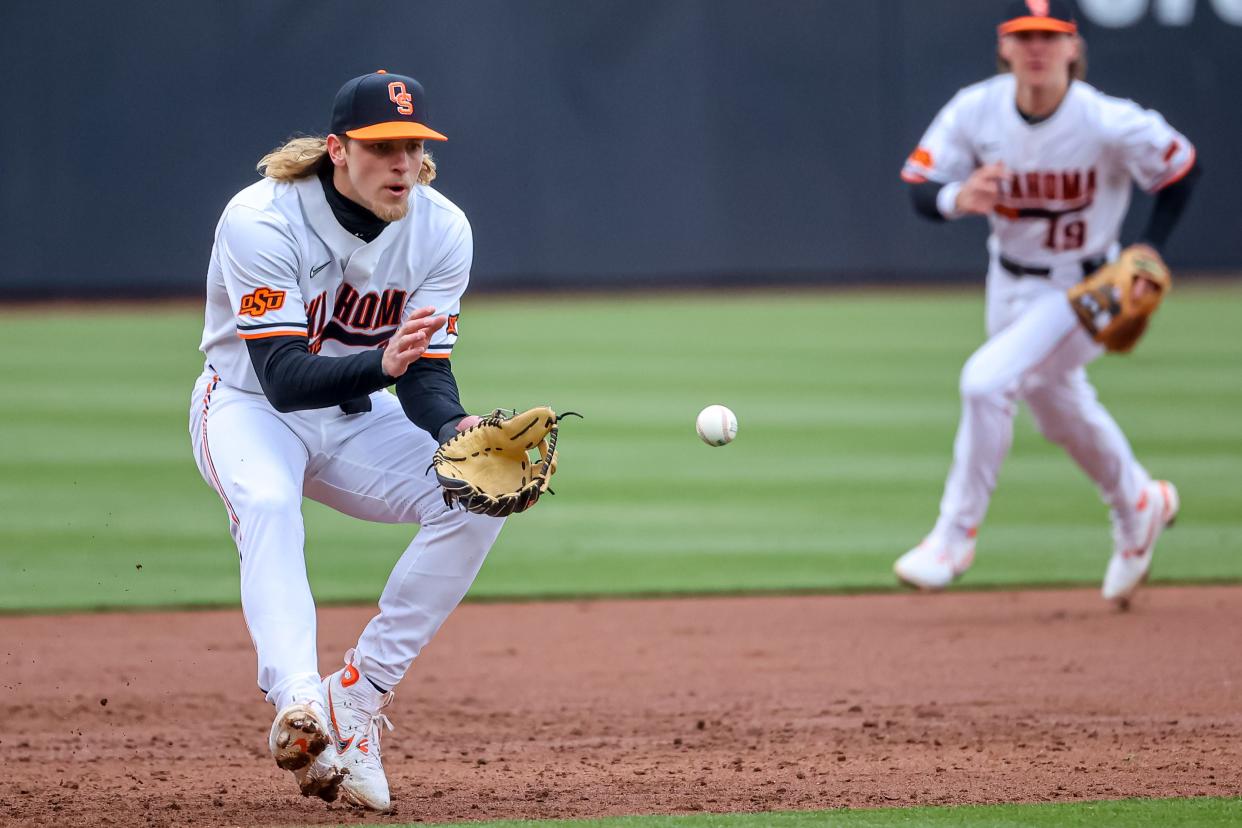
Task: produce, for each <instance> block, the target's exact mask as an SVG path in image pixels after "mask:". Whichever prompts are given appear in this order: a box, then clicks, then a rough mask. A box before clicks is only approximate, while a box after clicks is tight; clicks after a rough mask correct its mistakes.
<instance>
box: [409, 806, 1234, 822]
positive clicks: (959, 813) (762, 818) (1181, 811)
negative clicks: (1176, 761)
mask: <svg viewBox="0 0 1242 828" xmlns="http://www.w3.org/2000/svg"><path fill="white" fill-rule="evenodd" d="M1239 821H1242V800H1239V799H1130V800H1122V801H1117V802H1071V803H1058V804H1054V805H961V806H954V807H942V808H933V807H927V808H879V809H876V810H839V811H809V812H804V813H767V814H695V815H691V816H663V817H618V818H614V819H582V820H556V821H544V822H527V821H505V822H477V823H471V825H473V826H474V828H528V826H537V825H542V826H549V828H814V827H815V826H821V825H825V826H829V828H893V826H924V825H926V826H946V825H953V826H987V828H1044V826H1047V828H1103V827H1104V826H1114V827H1115V828H1122V826H1124V828H1156V826H1167V825H1182V826H1203V827H1204V828H1206V827H1207V826H1215V825H1221V826H1225V825H1237V824H1238V823H1239ZM407 828H413V826H412V825H411V826H407Z"/></svg>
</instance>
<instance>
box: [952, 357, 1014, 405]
mask: <svg viewBox="0 0 1242 828" xmlns="http://www.w3.org/2000/svg"><path fill="white" fill-rule="evenodd" d="M957 390H958V393H959V394H961V397H962V402H964V403H991V404H994V405H1004V404H1005V394H1004V389H1003V388H1002V387H1001V386H1000V384H999V383H997V382H996V381H995V380H994V379H993V378H992V377H989V376H987V375H985V374H984V373H983V372H982V371H979V370H977V369H975V368H973V367H972V365H971V364H970V363H969V362H968V363H966V367H965V368H963V369H962V376H961V378H960V379H959V380H958V386H957Z"/></svg>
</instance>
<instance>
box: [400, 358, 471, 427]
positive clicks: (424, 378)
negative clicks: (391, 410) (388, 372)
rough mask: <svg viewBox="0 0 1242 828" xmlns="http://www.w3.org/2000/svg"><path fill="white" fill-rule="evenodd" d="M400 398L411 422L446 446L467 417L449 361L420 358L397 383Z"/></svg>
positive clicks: (406, 370)
mask: <svg viewBox="0 0 1242 828" xmlns="http://www.w3.org/2000/svg"><path fill="white" fill-rule="evenodd" d="M397 399H398V400H400V401H401V408H402V409H404V410H405V416H407V417H409V418H410V422H412V423H414V425H416V426H418V427H419V428H421V429H422V430H423V431H425V432H427V433H428V434H430V435H431V436H432V437H434V438H436V441H437V442H440V443H443V442H445V441H446V440H448V439H449V438H450V437H452V436H453V434H454V433H455V432H456V428H457V424H458V423H459V422H461V419H462V418H463V417H465V416H466V411H465V409H463V408H462V407H461V396H460V395H459V394H458V391H457V380H456V379H455V378H454V377H453V366H451V365H450V364H449V361H448V360H447V359H419V360H415V361H414V362H413V363H411V364H410V367H409V368H407V369H405V373H404V374H402V375H401V377H400V378H399V379H398V380H397Z"/></svg>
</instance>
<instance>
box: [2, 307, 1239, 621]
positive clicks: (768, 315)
mask: <svg viewBox="0 0 1242 828" xmlns="http://www.w3.org/2000/svg"><path fill="white" fill-rule="evenodd" d="M1240 299H1242V287H1239V286H1231V285H1224V286H1220V285H1217V286H1212V287H1196V286H1193V285H1192V286H1189V287H1187V288H1185V289H1181V290H1179V291H1178V292H1177V293H1176V294H1174V296H1173V299H1172V300H1171V301H1170V302H1169V303H1168V304H1167V305H1166V307H1165V308H1164V309H1162V310H1161V312H1160V315H1159V316H1158V317H1157V319H1156V322H1155V324H1154V326H1153V329H1152V331H1151V333H1150V334H1149V338H1148V339H1147V340H1145V341H1144V342H1143V344H1142V345H1141V346H1140V347H1139V349H1138V350H1137V351H1136V353H1134V354H1133V355H1130V356H1127V357H1108V358H1105V359H1101V360H1099V361H1098V362H1096V363H1095V364H1094V365H1093V366H1092V367H1091V375H1092V378H1093V380H1094V381H1095V384H1096V386H1097V388H1098V389H1099V391H1100V395H1101V398H1102V399H1103V401H1104V402H1105V404H1106V405H1107V406H1109V408H1110V410H1111V411H1112V412H1113V413H1114V415H1115V416H1116V418H1117V419H1118V421H1119V422H1120V423H1121V425H1122V426H1123V428H1124V429H1125V430H1126V432H1127V434H1128V435H1129V436H1130V438H1131V439H1132V441H1133V442H1134V444H1135V447H1136V450H1137V452H1138V454H1139V457H1140V458H1141V459H1142V460H1143V462H1144V463H1145V464H1146V465H1147V466H1148V467H1149V468H1150V469H1151V470H1152V471H1153V473H1155V474H1157V475H1160V476H1167V477H1169V478H1171V479H1173V480H1174V481H1176V482H1177V484H1178V486H1179V488H1180V490H1181V493H1182V499H1183V502H1184V510H1183V515H1182V519H1181V520H1180V521H1179V526H1178V527H1177V528H1176V530H1175V531H1173V532H1171V533H1169V534H1168V535H1167V536H1166V538H1165V539H1162V541H1161V547H1160V552H1159V555H1158V560H1157V564H1156V568H1155V572H1154V577H1155V580H1178V581H1204V580H1237V579H1239V578H1242V555H1239V554H1238V553H1239V552H1240V551H1242V504H1240V503H1239V501H1238V497H1237V494H1236V491H1237V488H1236V470H1237V468H1238V467H1239V461H1242V430H1240V429H1238V427H1237V418H1236V416H1235V412H1236V411H1237V410H1239V407H1240V404H1242V383H1240V382H1239V377H1242V373H1240V372H1239V370H1238V369H1239V368H1242V341H1240V340H1239V338H1238V337H1237V336H1235V335H1234V334H1233V332H1234V331H1236V330H1238V329H1239V328H1240V327H1242V303H1240V302H1239V300H1240ZM3 316H4V325H3V326H0V366H2V368H3V371H4V376H5V377H6V393H5V394H4V395H3V396H0V432H2V433H3V435H4V439H3V441H2V443H0V514H3V515H4V520H3V521H2V522H0V570H2V571H3V572H4V574H5V575H6V577H5V578H3V579H0V610H5V611H29V610H44V609H62V608H64V609H67V608H94V607H129V606H167V605H196V604H203V605H209V604H217V603H232V602H235V601H236V600H237V577H238V575H237V563H236V552H235V550H234V549H233V546H232V543H231V541H230V540H229V537H228V527H227V519H226V517H225V513H224V510H223V508H222V506H221V504H220V503H219V500H218V498H217V497H216V495H215V494H214V493H213V492H212V491H211V490H210V489H209V488H208V487H207V486H206V484H205V483H203V481H202V480H201V479H200V478H199V475H198V472H197V470H196V469H195V468H194V464H193V460H192V458H191V455H190V449H189V439H188V434H187V428H188V419H187V406H188V403H189V397H190V392H191V387H192V385H193V382H194V378H195V376H196V375H197V373H198V371H199V369H200V367H201V357H200V355H199V354H198V353H197V351H196V347H197V342H198V337H199V332H200V326H201V318H202V317H201V311H200V310H198V309H197V308H192V307H189V306H182V307H178V306H168V305H152V306H149V307H145V308H142V309H140V310H139V311H137V312H129V313H123V312H118V311H116V310H112V309H102V310H98V311H96V310H67V311H42V310H39V311H34V310H29V309H24V310H21V311H6V312H3ZM461 331H462V340H461V343H460V345H459V347H458V350H457V351H456V354H455V359H454V370H455V371H456V373H457V375H458V377H459V380H460V384H461V386H462V389H463V395H464V398H465V399H464V401H465V403H466V405H467V407H468V408H470V409H471V410H476V411H485V410H490V409H491V408H493V407H517V408H524V407H527V406H530V405H535V404H540V403H550V404H552V405H553V406H554V407H556V408H558V409H560V410H567V409H572V410H576V411H580V412H582V413H583V414H585V415H586V419H584V420H569V421H567V423H566V425H565V428H564V434H563V439H562V443H561V451H562V458H563V459H562V463H561V470H560V472H559V473H558V475H557V477H556V479H555V482H554V486H553V487H554V489H555V490H556V491H557V492H558V494H557V496H556V497H553V498H549V499H548V500H547V501H546V502H544V503H541V504H540V506H539V507H538V508H536V509H535V510H533V511H531V512H529V513H527V514H523V515H519V516H517V517H515V518H514V519H512V520H511V521H510V522H509V525H508V526H506V528H505V530H504V532H503V533H502V535H501V539H500V541H499V543H498V544H497V546H496V548H495V550H494V551H493V553H492V555H491V557H490V559H489V561H488V563H487V565H486V566H485V567H484V570H483V573H482V575H481V576H480V578H479V581H478V582H477V583H476V585H475V587H474V589H473V590H472V593H471V596H472V597H473V598H491V599H495V598H528V597H556V596H578V595H624V594H666V593H695V592H739V591H752V590H762V591H773V590H775V591H784V590H789V591H804V590H858V589H888V588H892V586H893V584H892V578H891V574H890V569H889V567H890V566H891V563H892V560H893V559H894V558H895V557H896V556H897V555H898V554H900V553H901V552H903V551H905V549H907V548H908V547H909V546H911V545H912V544H914V543H916V542H917V541H918V540H919V539H920V538H921V537H922V536H923V534H924V533H925V532H926V531H927V529H928V528H929V527H930V526H931V523H932V522H933V520H934V518H935V514H936V506H937V503H938V500H939V497H940V491H941V486H942V484H943V481H944V476H945V473H946V472H947V470H948V463H949V458H950V453H951V447H952V440H953V433H954V430H955V428H956V424H957V413H958V401H957V394H956V383H957V375H958V372H959V371H960V368H961V364H962V362H963V361H964V360H965V358H966V357H967V356H968V355H969V354H970V352H971V351H972V350H973V349H974V348H975V347H976V346H977V345H978V344H979V342H980V341H981V340H982V336H983V334H982V298H981V295H980V294H979V293H978V292H976V291H961V292H952V291H945V292H930V291H924V292H917V291H912V292H900V293H899V292H895V291H884V292H877V293H866V292H843V293H832V292H802V293H788V294H780V293H758V292H756V293H740V294H728V295H724V296H722V297H719V298H711V299H705V298H703V297H701V296H697V295H661V296H602V297H595V298H588V299H581V298H530V299H520V300H518V299H499V298H487V299H477V300H471V299H468V300H467V302H466V307H465V314H464V315H463V317H462V323H461ZM84 332H85V335H86V336H88V337H89V342H86V343H84V344H83V339H84ZM48 343H55V345H53V346H49V344H48ZM62 343H63V344H62ZM69 343H77V344H74V345H70V344H69ZM713 402H720V403H724V404H726V405H729V406H730V407H731V408H733V410H734V411H736V412H737V414H738V417H739V420H740V424H741V427H740V433H739V437H738V439H737V441H736V442H734V443H733V444H731V445H729V446H727V447H724V448H717V449H713V448H709V447H707V446H705V445H703V444H702V443H700V442H699V441H698V439H697V438H696V437H695V434H694V416H695V414H696V413H697V412H698V411H699V409H701V408H702V407H703V406H705V405H707V404H709V403H713ZM305 513H306V522H307V532H308V548H307V556H308V562H309V568H310V573H311V578H312V582H313V584H314V585H315V588H316V594H317V596H318V597H319V598H320V599H321V600H323V601H331V602H354V601H365V602H372V601H374V600H375V597H376V595H377V594H378V591H379V588H380V586H381V585H382V583H383V581H384V578H385V577H386V575H387V573H388V571H389V569H390V568H391V565H392V563H393V561H394V560H395V559H396V557H397V556H398V555H399V554H400V553H401V551H402V550H403V549H404V548H405V546H406V544H407V543H408V542H409V539H410V537H411V535H412V534H413V529H412V528H410V527H401V526H380V525H372V524H363V523H360V522H358V521H354V520H352V519H350V518H346V517H344V516H341V515H338V514H336V513H333V512H331V511H329V510H327V509H326V508H323V507H321V506H319V505H318V504H313V503H308V504H307V507H306V509H305ZM1109 546H1110V540H1109V530H1108V520H1107V510H1106V509H1105V507H1104V506H1103V504H1101V503H1100V501H1099V498H1098V496H1097V495H1096V492H1095V490H1094V488H1093V486H1092V485H1091V484H1090V483H1089V481H1087V480H1086V478H1085V477H1084V476H1083V475H1082V473H1081V472H1080V471H1078V469H1077V468H1076V467H1075V466H1074V465H1073V464H1072V462H1070V461H1069V460H1068V458H1066V457H1065V456H1064V454H1063V453H1062V452H1061V450H1060V449H1058V448H1057V447H1055V446H1051V445H1049V444H1047V443H1046V442H1045V441H1044V440H1043V439H1042V438H1041V437H1040V436H1039V435H1038V434H1037V433H1036V432H1035V430H1034V428H1033V426H1032V424H1031V421H1030V419H1029V417H1028V416H1027V415H1026V414H1025V413H1024V414H1021V415H1020V416H1019V420H1018V423H1017V428H1016V433H1015V441H1014V448H1013V452H1012V454H1011V456H1010V459H1009V461H1008V462H1007V464H1006V466H1005V468H1004V470H1003V471H1002V474H1001V480H1000V486H999V489H998V493H997V496H996V498H995V500H994V502H993V505H992V508H991V512H990V514H989V517H988V520H987V522H986V523H985V525H984V527H983V530H982V532H981V535H980V547H979V558H978V563H977V564H976V567H975V568H974V569H973V570H972V571H971V572H970V573H969V575H968V576H967V578H966V579H965V581H964V583H963V586H966V587H970V586H975V587H1000V586H1010V585H1019V584H1042V583H1057V584H1064V583H1088V584H1091V583H1096V582H1098V580H1099V578H1100V577H1101V575H1102V573H1103V570H1104V566H1105V563H1106V560H1107V557H1108V552H1109Z"/></svg>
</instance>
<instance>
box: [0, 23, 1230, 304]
mask: <svg viewBox="0 0 1242 828" xmlns="http://www.w3.org/2000/svg"><path fill="white" fill-rule="evenodd" d="M998 5H1000V0H904V1H903V0H771V2H758V0H754V2H743V0H641V1H640V2H634V0H628V2H622V1H621V0H433V1H429V2H408V1H407V2H395V1H394V2H309V1H308V0H298V2H292V1H291V0H280V1H279V2H272V1H270V0H255V2H240V0H233V1H232V2H225V1H224V0H213V2H199V3H154V2H146V3H144V2H133V1H132V0H131V1H130V2H126V0H117V2H111V3H98V2H89V1H88V2H80V1H79V0H75V1H74V2H41V3H16V2H7V3H3V4H0V44H2V45H0V68H2V69H3V78H4V92H3V96H4V97H3V99H4V114H3V120H2V123H3V131H2V133H0V165H3V174H2V176H0V208H2V209H3V221H2V222H0V250H3V251H4V256H3V258H0V294H2V295H8V296H15V295H40V294H41V295H58V294H59V295H64V294H83V293H91V294H108V293H118V292H122V291H124V292H132V291H145V292H149V293H152V294H168V293H187V294H193V293H197V292H198V291H200V290H201V284H202V279H203V274H204V270H205V266H206V260H207V255H208V252H209V250H210V245H211V236H212V229H213V227H214V225H215V222H216V219H217V217H218V216H219V212H220V209H221V208H222V207H223V205H224V203H225V202H226V201H227V200H228V198H229V197H230V196H231V195H232V194H233V193H234V192H235V191H236V190H238V189H240V188H241V187H243V186H245V185H246V184H247V183H249V182H250V181H252V180H254V177H255V173H254V172H253V167H254V162H255V161H256V160H257V159H258V158H259V156H260V155H262V154H263V153H264V152H265V151H266V150H268V149H269V148H271V147H272V146H273V145H275V144H277V143H279V142H280V141H281V140H282V139H283V138H285V137H286V136H288V135H289V134H291V133H294V132H315V131H322V130H323V129H324V127H325V126H326V122H327V117H328V109H329V105H330V102H331V98H332V95H333V93H334V92H335V91H336V89H337V87H338V86H339V85H340V83H341V82H343V81H344V80H345V79H347V78H349V77H351V76H354V75H356V74H360V73H363V72H366V71H370V70H373V69H375V68H379V67H385V68H388V69H390V70H393V71H401V72H405V73H408V74H412V75H414V76H415V77H417V78H419V79H420V80H422V81H423V82H424V84H425V86H426V87H427V89H428V94H429V100H430V106H431V117H430V121H431V123H433V124H434V125H435V126H436V128H437V129H440V130H441V131H443V132H445V133H447V134H448V136H449V137H450V139H451V141H450V142H449V143H448V144H447V145H445V146H444V147H442V148H439V147H438V148H437V157H438V158H439V160H440V162H441V164H442V177H441V179H440V182H439V185H440V189H441V190H443V192H445V193H446V194H447V195H448V196H449V197H450V198H453V199H454V200H455V201H457V203H459V204H460V205H461V206H462V207H463V208H464V209H465V210H466V212H467V214H468V215H469V216H470V217H471V219H472V221H473V224H474V228H475V236H476V248H477V253H476V268H475V283H476V285H477V286H480V287H504V286H511V285H514V284H516V283H517V282H518V280H519V279H521V278H522V277H524V276H526V275H530V274H534V275H536V276H537V278H538V279H539V280H540V281H541V282H543V283H545V284H551V285H565V286H569V285H578V284H583V283H589V284H597V285H610V286H611V285H625V284H634V285H651V284H658V283H662V282H667V281H671V280H683V281H684V280H687V279H688V280H699V281H702V280H706V279H716V278H724V277H730V276H731V277H739V276H740V277H745V278H750V279H753V280H758V281H778V280H782V281H788V280H798V279H815V280H825V281H830V280H838V281H839V280H846V279H857V278H872V277H874V278H883V279H890V278H895V277H896V278H907V279H908V278H949V277H956V276H966V275H970V276H975V277H976V278H977V273H978V271H979V269H980V268H981V266H982V259H983V254H982V238H983V229H982V223H981V222H970V223H961V224H959V225H956V226H953V227H944V226H933V225H929V224H925V223H922V222H920V221H919V220H917V219H916V218H915V217H914V216H913V215H912V214H911V212H910V209H909V207H908V202H907V196H906V193H905V192H904V187H903V185H902V184H901V182H900V180H899V178H898V169H899V167H900V165H901V162H902V160H903V158H904V156H905V155H906V154H907V153H908V152H909V151H910V149H911V148H912V147H913V146H914V144H915V142H916V141H917V139H918V137H919V135H920V134H921V132H922V130H923V129H924V127H925V126H926V125H927V123H928V122H929V121H930V119H931V118H932V116H933V115H934V114H935V112H936V110H937V108H938V107H939V106H940V105H941V104H943V103H944V102H945V101H946V100H948V98H949V97H950V96H951V95H952V94H953V92H954V91H955V90H956V89H958V88H959V87H961V86H963V85H965V84H967V83H969V82H972V81H974V80H977V79H980V78H982V77H983V76H985V75H987V74H989V73H990V71H991V69H992V65H993V53H994V47H995V29H994V26H995V16H994V14H995V10H996V9H997V7H998ZM1148 5H1149V4H1148V3H1147V2H1146V0H1094V1H1093V2H1089V3H1085V8H1084V11H1085V12H1087V15H1086V17H1087V20H1086V22H1085V25H1084V29H1085V34H1086V36H1087V38H1088V41H1089V44H1090V57H1091V79H1092V80H1093V81H1094V82H1096V83H1097V84H1098V85H1099V86H1101V87H1102V88H1103V89H1105V90H1107V91H1109V92H1112V93H1113V94H1117V95H1121V96H1126V97H1133V98H1136V99H1137V100H1139V101H1141V102H1143V103H1145V104H1147V105H1150V106H1153V107H1155V108H1157V109H1159V110H1160V111H1162V112H1163V113H1165V115H1166V116H1167V117H1168V119H1169V120H1170V121H1171V122H1172V123H1173V124H1174V125H1176V126H1178V127H1180V128H1181V129H1182V130H1183V131H1185V132H1186V133H1187V134H1188V135H1189V136H1190V137H1191V138H1192V140H1194V141H1195V142H1196V144H1197V145H1198V148H1199V151H1200V159H1201V161H1202V164H1203V167H1204V169H1205V170H1206V177H1205V179H1204V181H1203V183H1202V185H1201V187H1200V190H1199V192H1198V193H1197V196H1196V198H1195V201H1194V202H1193V204H1192V206H1191V208H1190V210H1189V211H1188V215H1187V216H1186V220H1185V223H1184V226H1183V227H1182V228H1181V230H1179V232H1178V234H1177V235H1176V237H1175V240H1174V242H1173V244H1172V246H1171V249H1170V251H1169V254H1170V258H1171V260H1172V261H1173V263H1174V264H1175V265H1176V266H1178V267H1180V268H1183V269H1225V268H1237V267H1240V266H1242V241H1239V239H1242V207H1240V206H1239V202H1238V199H1237V195H1236V194H1237V190H1238V187H1239V184H1240V183H1242V152H1239V150H1238V146H1239V141H1240V140H1242V106H1239V97H1238V89H1237V84H1238V82H1239V79H1240V78H1242V0H1212V1H1211V2H1209V0H1197V2H1195V0H1152V3H1151V8H1150V9H1148ZM1187 13H1189V16H1187ZM1091 18H1094V19H1096V20H1099V21H1102V22H1103V23H1108V24H1110V26H1111V27H1105V26H1104V25H1101V23H1099V22H1096V23H1093V22H1091ZM1139 206H1140V209H1141V208H1144V207H1146V206H1147V204H1146V202H1142V201H1140V203H1139ZM1144 212H1145V211H1144Z"/></svg>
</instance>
